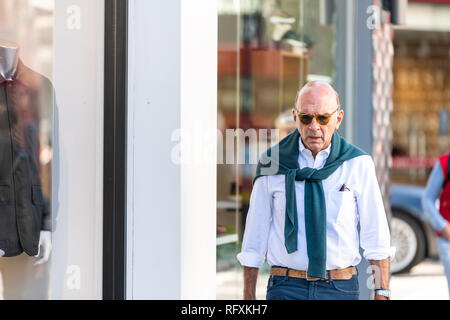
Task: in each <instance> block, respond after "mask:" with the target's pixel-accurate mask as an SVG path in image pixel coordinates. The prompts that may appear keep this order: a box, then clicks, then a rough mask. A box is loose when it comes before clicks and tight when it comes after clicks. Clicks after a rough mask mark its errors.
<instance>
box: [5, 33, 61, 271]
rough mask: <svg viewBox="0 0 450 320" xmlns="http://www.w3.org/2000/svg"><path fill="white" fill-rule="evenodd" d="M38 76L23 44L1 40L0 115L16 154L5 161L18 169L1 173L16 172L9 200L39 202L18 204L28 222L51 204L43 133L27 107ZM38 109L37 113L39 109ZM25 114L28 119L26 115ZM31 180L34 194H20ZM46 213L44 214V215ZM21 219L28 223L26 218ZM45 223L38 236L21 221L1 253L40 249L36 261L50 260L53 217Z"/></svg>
mask: <svg viewBox="0 0 450 320" xmlns="http://www.w3.org/2000/svg"><path fill="white" fill-rule="evenodd" d="M35 80H36V74H35V73H34V72H33V71H32V70H31V69H28V68H27V67H25V66H24V65H23V63H22V62H21V61H20V59H19V46H18V45H16V44H14V43H11V42H7V41H1V40H0V97H1V96H2V95H3V97H4V98H3V100H4V101H5V102H6V103H5V106H3V107H1V108H2V109H1V110H0V112H1V113H0V116H1V117H3V119H0V122H1V123H0V126H1V127H2V128H3V127H4V128H3V130H2V131H3V138H2V139H3V141H6V149H5V150H6V151H8V152H7V155H12V160H9V159H6V160H4V162H3V163H8V164H10V165H11V168H16V169H11V170H16V171H15V172H14V173H10V172H9V171H8V166H7V165H4V168H3V169H2V171H1V172H0V176H2V175H3V176H2V179H5V177H9V176H13V179H12V180H11V181H14V186H13V188H12V191H13V193H14V194H13V195H12V196H11V199H14V200H11V199H9V198H8V199H7V201H15V202H19V201H25V200H26V201H29V202H31V198H32V200H33V202H36V203H39V205H33V211H31V209H30V210H26V209H28V208H26V209H23V210H22V211H23V212H20V211H19V209H17V208H16V211H17V212H16V216H17V217H18V219H21V220H20V221H25V222H27V221H32V222H33V221H36V219H32V218H29V217H24V216H25V215H30V212H31V213H35V212H36V210H42V211H49V208H48V207H46V206H48V201H47V202H46V201H45V199H44V197H43V196H42V192H41V189H40V180H39V179H40V178H39V173H38V172H39V169H38V168H39V161H38V159H39V137H38V130H37V129H36V128H37V125H35V122H36V121H34V119H31V121H30V120H29V118H30V114H33V112H34V110H26V107H27V106H28V105H29V104H27V101H28V100H29V99H30V98H29V97H28V96H29V95H30V94H29V93H28V92H27V89H26V88H28V87H30V88H33V84H34V82H35ZM24 88H25V89H24ZM2 91H3V92H2ZM22 93H23V94H22ZM27 99H28V100H27ZM0 102H1V100H0ZM30 105H31V103H30ZM24 109H25V110H24ZM34 113H35V114H36V112H34ZM21 117H23V118H26V119H22V118H21ZM37 117H38V115H37ZM33 121H34V122H33ZM30 123H32V124H33V125H30ZM8 125H9V127H8ZM7 129H9V130H7ZM8 131H9V135H10V137H11V139H10V140H8V139H5V138H4V137H5V136H7V135H5V132H8ZM8 146H9V147H10V150H8V148H7V147H8ZM11 150H13V151H11ZM19 154H20V155H24V156H23V157H24V159H25V158H26V159H27V160H21V161H24V162H22V164H21V165H17V164H16V163H18V160H17V159H19V158H20V157H19V156H18V155H19ZM5 157H6V156H4V158H5ZM13 160H14V161H13ZM8 161H9V162H8ZM20 166H22V168H25V169H26V168H28V171H26V170H25V169H23V170H22V169H20V170H22V171H20V172H21V173H20V174H19V173H17V172H19V171H18V170H19V169H17V167H20ZM30 168H31V169H30ZM24 170H25V171H24ZM24 172H26V173H24ZM29 176H30V177H29ZM31 176H33V177H31ZM36 177H37V178H36ZM24 181H25V182H24ZM21 182H24V185H23V186H24V188H22V189H20V186H21V185H20V183H21ZM28 182H32V183H31V184H32V188H33V190H32V191H33V193H32V197H31V196H30V195H29V193H30V192H29V191H26V192H28V193H27V194H26V196H24V195H21V194H18V192H19V193H20V192H21V191H20V190H28V189H30V188H29V186H28V184H27V183H28ZM9 188H11V187H9ZM7 190H10V189H7ZM18 190H19V191H18ZM23 192H25V191H23ZM5 194H8V192H6V193H5ZM9 194H10V193H9ZM8 197H9V196H8ZM28 198H30V199H28ZM23 199H25V200H23ZM0 200H1V199H0ZM16 207H19V208H20V207H21V205H20V204H19V205H16ZM30 208H31V205H30ZM43 208H45V209H43ZM41 214H42V213H41ZM21 215H22V216H21ZM47 215H48V214H47ZM37 216H38V217H40V214H38V215H37ZM42 217H44V215H43V216H42ZM27 219H28V220H27ZM43 219H44V218H43ZM8 221H9V220H8ZM21 223H22V224H24V222H21ZM35 224H36V225H35V226H34V228H36V226H37V227H41V221H37V222H35ZM38 224H39V225H38ZM45 225H46V227H44V228H43V229H42V230H40V232H39V236H38V238H37V237H32V236H29V234H30V233H31V231H30V230H31V227H30V228H28V226H26V225H25V226H24V227H20V224H19V223H18V226H17V231H18V233H19V237H17V236H16V235H15V236H16V237H15V238H14V241H13V240H11V241H10V242H13V243H14V245H11V247H7V248H6V247H2V245H3V246H5V243H9V242H8V240H7V239H6V240H3V242H2V241H0V257H13V256H17V255H19V254H21V253H22V252H26V253H27V254H28V255H31V254H30V253H31V252H35V251H37V254H34V257H37V258H38V259H36V260H35V262H34V265H35V266H38V265H41V264H44V263H46V262H47V261H48V260H49V257H50V252H51V248H52V244H51V227H50V226H49V225H51V219H50V222H48V221H46V223H45ZM42 226H44V223H42ZM29 229H30V230H29ZM0 230H1V229H0ZM8 231H10V230H8ZM27 232H28V233H27ZM8 235H9V233H8ZM2 237H5V235H1V234H0V239H2ZM6 237H7V236H6ZM16 238H18V239H19V240H17V241H16ZM24 239H26V243H25V242H24ZM33 239H36V240H38V243H33V242H34V241H35V240H33ZM15 242H17V243H19V242H20V244H18V245H15ZM39 257H40V258H39Z"/></svg>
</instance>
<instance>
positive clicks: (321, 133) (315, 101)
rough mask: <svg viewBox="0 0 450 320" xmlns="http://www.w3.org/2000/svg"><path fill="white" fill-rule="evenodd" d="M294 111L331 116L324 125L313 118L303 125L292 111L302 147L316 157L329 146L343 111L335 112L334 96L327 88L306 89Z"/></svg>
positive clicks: (335, 101) (335, 102) (336, 105)
mask: <svg viewBox="0 0 450 320" xmlns="http://www.w3.org/2000/svg"><path fill="white" fill-rule="evenodd" d="M296 109H297V110H298V111H299V113H304V114H310V115H331V118H330V120H329V122H328V124H326V125H322V124H320V123H318V122H317V119H316V118H313V119H312V122H311V123H310V124H303V123H302V122H301V121H300V119H299V117H298V116H297V112H296V110H295V109H294V110H293V114H294V121H295V123H296V125H297V129H298V131H299V133H300V135H301V137H302V142H303V145H304V146H305V148H307V149H309V150H311V152H312V154H313V156H314V157H316V155H317V154H318V153H319V152H320V151H322V150H324V149H326V148H328V146H329V145H330V143H331V139H332V138H333V134H334V131H335V130H337V129H339V126H340V124H341V122H342V119H343V117H344V111H342V110H340V109H339V110H337V109H338V103H337V100H336V95H335V93H334V92H333V91H331V89H330V88H328V87H312V88H309V89H307V90H306V91H305V92H303V94H302V95H301V96H300V98H299V99H298V102H297V106H296ZM336 110H337V111H336Z"/></svg>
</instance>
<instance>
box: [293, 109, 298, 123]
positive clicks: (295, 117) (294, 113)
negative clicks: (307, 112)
mask: <svg viewBox="0 0 450 320" xmlns="http://www.w3.org/2000/svg"><path fill="white" fill-rule="evenodd" d="M292 115H293V116H294V122H297V113H296V112H295V109H292Z"/></svg>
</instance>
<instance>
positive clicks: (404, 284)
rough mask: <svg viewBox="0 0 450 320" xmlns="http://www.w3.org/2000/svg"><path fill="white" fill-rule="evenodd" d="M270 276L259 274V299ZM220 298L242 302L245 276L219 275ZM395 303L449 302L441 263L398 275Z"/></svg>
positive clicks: (392, 284) (394, 286)
mask: <svg viewBox="0 0 450 320" xmlns="http://www.w3.org/2000/svg"><path fill="white" fill-rule="evenodd" d="M268 278H269V276H268V275H264V274H263V275H261V274H260V275H259V276H258V283H257V286H256V298H257V299H258V300H265V298H266V287H267V281H268ZM217 285H218V287H217V288H218V291H217V299H220V300H240V299H242V287H243V279H242V273H241V272H236V271H231V272H222V273H219V274H218V275H217ZM390 287H391V292H392V300H448V299H449V294H448V288H447V279H446V277H445V273H444V267H443V265H442V264H441V262H440V261H436V260H425V261H424V262H422V263H420V264H418V265H417V266H415V267H414V268H413V269H412V270H411V272H410V273H407V274H401V275H394V276H392V277H391V282H390Z"/></svg>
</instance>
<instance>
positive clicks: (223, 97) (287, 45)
mask: <svg viewBox="0 0 450 320" xmlns="http://www.w3.org/2000/svg"><path fill="white" fill-rule="evenodd" d="M337 5H340V4H339V1H336V2H334V1H317V0H256V1H251V0H240V1H239V0H220V1H219V12H218V14H219V16H218V129H219V131H220V132H221V134H222V137H225V138H229V137H230V136H231V137H234V139H235V140H234V142H235V143H234V149H230V148H227V150H226V151H225V145H226V143H224V144H223V146H224V148H223V150H219V157H218V166H217V181H218V184H217V298H218V299H240V298H242V288H243V287H242V286H243V283H242V267H241V266H240V265H239V263H238V261H237V259H236V254H237V253H238V252H239V251H240V246H241V242H242V236H243V232H244V226H245V218H246V214H247V211H248V204H249V200H250V194H251V189H252V179H253V177H254V173H255V170H256V163H255V161H254V158H252V157H251V156H250V153H251V152H250V150H251V149H252V147H253V145H254V144H255V143H260V142H261V141H260V140H262V139H267V145H270V143H271V142H272V143H273V142H274V141H278V140H279V139H282V138H284V137H285V136H286V135H288V134H289V133H290V132H292V130H293V129H294V128H295V126H294V123H293V119H292V107H293V106H294V103H295V98H296V95H297V92H298V90H299V89H300V88H301V87H302V86H303V85H304V84H305V83H306V82H307V81H311V80H323V81H327V82H329V83H330V84H332V85H334V79H335V78H336V74H335V73H336V68H335V61H336V41H337V37H336V6H337ZM239 129H240V130H242V131H241V132H243V133H244V135H245V139H238V138H237V136H238V135H239V134H238V130H239ZM272 129H278V130H279V131H275V130H273V131H272ZM263 133H264V134H263ZM255 134H256V135H255ZM274 134H275V135H274ZM255 137H256V139H254V138H255ZM258 140H259V142H258ZM226 141H227V143H228V142H229V140H228V139H226ZM230 150H233V152H234V153H235V154H236V155H237V156H236V158H235V159H234V161H230V159H233V157H227V153H230ZM258 151H260V152H263V151H264V150H258ZM239 154H242V159H245V161H243V163H240V162H239V161H236V160H237V159H238V158H239ZM268 270H269V269H268V266H267V264H266V265H264V267H263V268H262V269H261V270H260V275H259V280H258V288H257V296H258V297H259V298H264V294H265V286H266V284H267V277H268Z"/></svg>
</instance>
